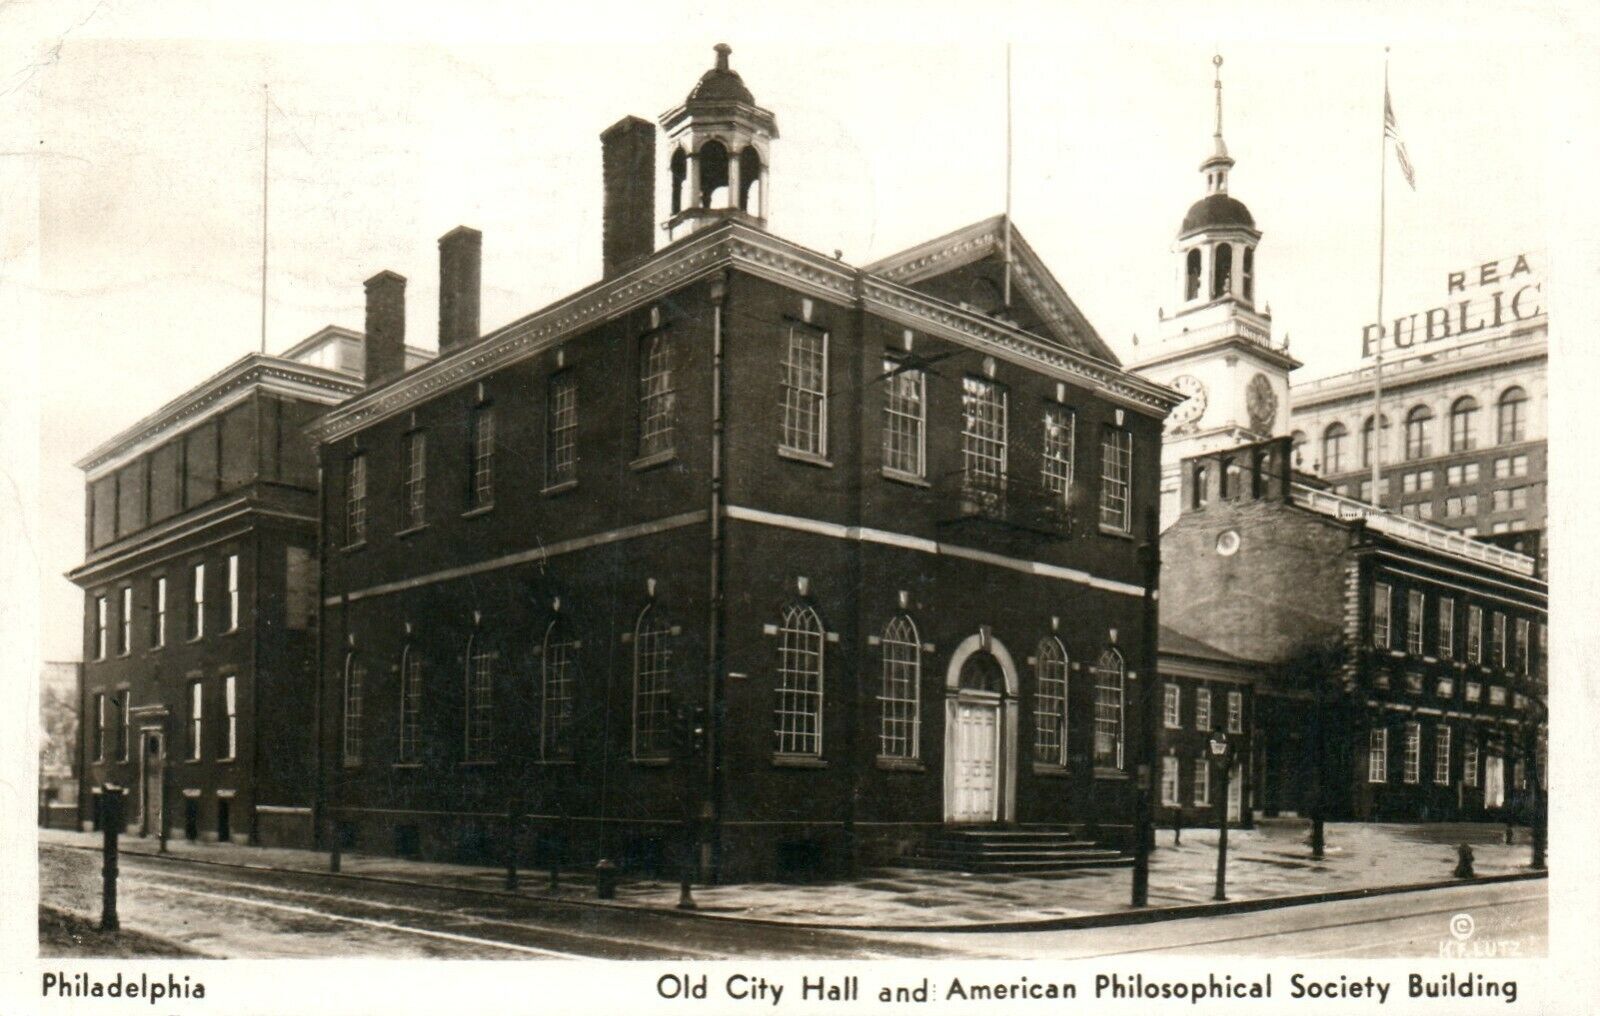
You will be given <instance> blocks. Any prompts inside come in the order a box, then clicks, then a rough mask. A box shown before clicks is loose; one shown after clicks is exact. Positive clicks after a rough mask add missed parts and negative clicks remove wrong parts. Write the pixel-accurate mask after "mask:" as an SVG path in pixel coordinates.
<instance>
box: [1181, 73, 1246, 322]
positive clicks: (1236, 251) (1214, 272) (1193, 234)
mask: <svg viewBox="0 0 1600 1016" xmlns="http://www.w3.org/2000/svg"><path fill="white" fill-rule="evenodd" d="M1211 65H1212V66H1213V67H1214V68H1216V71H1215V77H1214V79H1213V81H1212V87H1213V88H1215V89H1216V94H1217V100H1216V101H1217V125H1216V130H1215V131H1214V132H1213V133H1212V135H1211V154H1210V155H1209V156H1207V157H1206V159H1205V161H1204V162H1202V163H1200V173H1201V175H1202V176H1204V177H1205V180H1206V194H1205V197H1203V198H1201V199H1200V200H1199V201H1196V202H1195V203H1194V204H1192V205H1190V206H1189V211H1188V213H1187V214H1185V215H1184V217H1183V225H1182V226H1180V227H1179V229H1178V248H1177V249H1178V256H1179V258H1180V259H1181V261H1180V264H1179V277H1180V279H1181V280H1182V286H1183V292H1182V294H1181V299H1180V300H1179V301H1178V307H1179V310H1178V313H1180V314H1182V313H1184V312H1185V311H1189V310H1193V309H1196V308H1199V307H1204V306H1207V305H1208V304H1211V303H1214V302H1217V301H1232V302H1234V303H1236V304H1238V305H1240V306H1243V307H1249V308H1254V306H1255V297H1256V294H1255V274H1256V272H1255V256H1256V244H1257V243H1258V242H1259V241H1260V240H1261V233H1260V231H1259V230H1257V229H1256V220H1255V216H1253V215H1251V214H1250V209H1249V208H1246V207H1245V204H1244V202H1243V201H1240V200H1239V199H1238V198H1235V197H1233V196H1232V195H1230V194H1229V193H1228V173H1229V171H1230V170H1232V169H1233V165H1234V163H1233V156H1231V155H1229V154H1228V144H1227V142H1225V141H1223V140H1222V55H1221V54H1220V53H1219V54H1217V55H1216V56H1214V57H1212V58H1211Z"/></svg>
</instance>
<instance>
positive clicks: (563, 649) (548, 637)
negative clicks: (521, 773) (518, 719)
mask: <svg viewBox="0 0 1600 1016" xmlns="http://www.w3.org/2000/svg"><path fill="white" fill-rule="evenodd" d="M539 668H540V678H541V680H540V682H539V684H540V690H541V693H540V699H541V702H540V710H539V716H540V728H539V729H540V738H539V743H540V755H541V757H542V758H544V760H545V761H547V762H551V761H563V760H566V759H570V758H572V756H573V745H572V721H573V718H574V716H575V715H576V713H577V698H578V696H577V690H578V640H577V639H576V638H574V637H573V635H572V630H571V629H570V628H569V627H568V625H567V623H566V621H564V620H563V619H561V618H559V617H558V618H556V619H555V620H553V621H551V622H550V624H549V626H547V627H546V628H545V630H544V646H543V649H542V652H541V653H540V654H539Z"/></svg>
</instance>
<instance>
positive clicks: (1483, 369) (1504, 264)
mask: <svg viewBox="0 0 1600 1016" xmlns="http://www.w3.org/2000/svg"><path fill="white" fill-rule="evenodd" d="M1538 263H1539V262H1538V259H1537V257H1534V256H1531V255H1527V254H1522V255H1517V256H1515V257H1511V258H1506V259H1504V260H1501V261H1491V262H1487V263H1485V264H1482V265H1476V266H1474V267H1473V268H1472V269H1471V270H1469V271H1459V272H1451V273H1450V274H1449V275H1448V277H1447V279H1446V289H1447V293H1446V301H1447V302H1445V303H1443V304H1441V305H1440V306H1438V307H1435V308H1433V309H1431V310H1428V311H1425V312H1420V313H1413V314H1407V315H1404V316H1402V317H1400V318H1398V319H1397V320H1395V321H1393V322H1390V323H1389V324H1388V327H1387V328H1386V329H1385V333H1386V338H1385V349H1386V352H1385V358H1384V362H1383V365H1382V378H1381V385H1382V400H1383V414H1382V417H1383V421H1384V422H1383V424H1382V425H1379V426H1376V427H1375V426H1374V423H1373V420H1374V413H1373V405H1374V403H1373V393H1374V388H1375V381H1376V380H1378V379H1375V377H1374V374H1375V373H1376V371H1377V367H1376V366H1375V365H1374V364H1372V363H1367V364H1365V365H1363V366H1362V367H1360V368H1359V369H1357V370H1353V371H1347V372H1345V373H1342V374H1335V375H1331V376H1329V377H1324V378H1320V379H1317V380H1314V381H1302V382H1299V383H1297V384H1295V385H1294V387H1293V388H1292V389H1291V391H1290V401H1291V402H1292V404H1293V406H1292V410H1291V415H1292V419H1291V426H1292V427H1293V428H1294V438H1295V444H1296V446H1297V462H1298V464H1299V465H1300V466H1301V468H1304V469H1307V470H1309V471H1310V472H1312V473H1315V474H1316V475H1318V476H1320V477H1322V478H1323V479H1324V480H1326V481H1327V482H1328V483H1329V484H1330V485H1331V486H1332V488H1333V490H1334V492H1335V493H1338V494H1341V495H1343V496H1346V497H1350V498H1353V499H1355V500H1359V501H1369V502H1370V501H1372V489H1371V488H1372V471H1371V465H1372V457H1373V456H1374V455H1381V460H1380V462H1381V468H1380V472H1381V477H1380V479H1379V489H1378V492H1377V494H1378V497H1379V498H1380V499H1381V501H1380V503H1381V504H1382V505H1383V507H1385V508H1387V509H1390V510H1392V511H1395V512H1398V513H1400V514H1402V515H1405V516H1407V517H1409V518H1413V519H1418V520H1421V521H1426V522H1433V523H1435V524H1437V525H1440V526H1444V527H1446V528H1449V529H1453V530H1455V531H1457V532H1461V533H1465V534H1466V535H1468V536H1495V535H1496V534H1524V537H1525V539H1524V541H1523V542H1522V543H1521V544H1520V546H1521V548H1522V549H1524V550H1526V551H1527V552H1528V553H1530V554H1532V555H1534V556H1535V557H1537V558H1540V559H1543V558H1544V557H1545V556H1546V553H1547V550H1546V548H1545V546H1544V541H1543V539H1542V536H1543V533H1544V529H1545V513H1546V505H1547V503H1548V487H1547V482H1546V461H1547V456H1546V453H1545V440H1546V436H1547V431H1546V424H1545V421H1546V416H1547V410H1548V394H1547V392H1548V386H1547V384H1546V380H1545V360H1546V356H1547V353H1546V346H1547V343H1548V336H1549V321H1548V318H1547V316H1546V313H1545V309H1544V300H1543V283H1542V281H1541V280H1540V278H1539V274H1538V270H1537V267H1538ZM1376 338H1377V329H1376V326H1368V328H1367V334H1366V336H1365V337H1364V339H1363V341H1364V343H1365V346H1364V348H1365V349H1366V350H1368V351H1371V350H1372V349H1373V346H1374V343H1375V341H1376ZM1374 431H1376V434H1377V436H1376V438H1374ZM1528 534H1532V536H1531V539H1529V538H1526V537H1527V536H1528ZM1515 540H1516V537H1513V536H1505V537H1503V538H1501V539H1500V540H1497V542H1502V543H1505V542H1507V541H1515Z"/></svg>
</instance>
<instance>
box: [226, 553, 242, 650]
mask: <svg viewBox="0 0 1600 1016" xmlns="http://www.w3.org/2000/svg"><path fill="white" fill-rule="evenodd" d="M238 627H239V555H238V554H229V555H228V627H227V628H226V629H225V630H226V631H235V630H237V629H238Z"/></svg>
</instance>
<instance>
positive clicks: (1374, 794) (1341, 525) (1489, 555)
mask: <svg viewBox="0 0 1600 1016" xmlns="http://www.w3.org/2000/svg"><path fill="white" fill-rule="evenodd" d="M1291 447H1292V443H1291V439H1290V438H1289V437H1282V438H1277V439H1274V440H1272V441H1267V442H1260V443H1255V444H1250V445H1244V446H1241V447H1239V448H1236V449H1229V450H1227V451H1221V452H1212V453H1208V454H1206V455H1201V456H1196V457H1193V458H1191V459H1188V460H1185V462H1184V463H1183V474H1182V480H1183V488H1182V494H1183V511H1182V514H1181V515H1180V517H1179V519H1178V521H1177V523H1176V524H1174V525H1173V526H1172V527H1171V528H1170V529H1168V530H1167V531H1166V533H1165V534H1163V539H1162V557H1163V569H1162V594H1161V598H1162V623H1163V624H1164V625H1168V626H1170V627H1171V628H1173V629H1174V630H1176V631H1178V632H1181V633H1183V634H1186V635H1189V636H1190V637H1194V638H1203V639H1205V640H1206V641H1207V642H1209V643H1211V644H1212V645H1213V646H1215V647H1217V648H1220V649H1222V650H1223V651H1225V652H1226V653H1228V654H1231V655H1233V656H1236V657H1239V658H1242V659H1245V660H1248V661H1251V662H1252V663H1254V664H1255V665H1257V666H1258V667H1260V668H1262V670H1263V678H1262V680H1261V681H1260V683H1258V685H1257V688H1256V697H1255V741H1256V743H1255V745H1254V747H1253V753H1254V759H1253V763H1252V764H1253V767H1254V769H1255V770H1256V773H1255V776H1254V778H1253V779H1254V782H1255V784H1256V786H1257V789H1258V792H1257V797H1256V800H1257V802H1258V804H1259V806H1260V807H1261V808H1262V809H1263V810H1264V811H1265V812H1266V813H1267V814H1276V813H1277V812H1278V811H1280V810H1294V811H1298V812H1300V813H1302V814H1306V813H1309V811H1310V807H1311V803H1312V800H1313V797H1314V795H1315V794H1316V793H1317V792H1318V791H1317V786H1318V783H1317V781H1318V778H1319V774H1320V778H1321V779H1322V780H1323V783H1322V786H1323V793H1324V794H1325V797H1324V801H1325V802H1326V803H1325V807H1326V809H1327V815H1328V817H1331V818H1356V819H1379V820H1419V819H1420V820H1428V819H1446V818H1482V817H1494V816H1499V815H1503V814H1505V813H1506V810H1507V808H1509V807H1511V806H1512V805H1513V804H1514V803H1516V795H1517V793H1518V792H1519V791H1520V790H1522V789H1523V788H1524V787H1525V786H1526V782H1527V779H1528V772H1527V767H1528V764H1529V762H1530V761H1531V759H1530V749H1531V747H1532V744H1533V737H1531V736H1530V735H1532V734H1534V733H1536V731H1537V730H1538V728H1539V725H1541V724H1542V723H1543V722H1544V702H1545V701H1546V697H1545V689H1546V687H1547V677H1546V670H1545V660H1546V651H1545V645H1546V639H1547V629H1546V625H1547V589H1546V585H1545V583H1544V582H1543V581H1542V580H1541V579H1539V578H1538V577H1536V574H1535V563H1534V561H1533V559H1532V558H1529V557H1527V556H1525V555H1522V554H1518V553H1514V552H1512V551H1508V550H1505V549H1502V548H1499V547H1495V546H1491V545H1488V544H1485V543H1483V542H1481V541H1479V540H1474V539H1471V538H1468V537H1465V536H1463V535H1461V534H1460V533H1456V532H1452V531H1450V530H1448V529H1444V528H1442V527H1439V526H1436V525H1432V524H1429V523H1424V522H1420V521H1417V520H1414V519H1410V518H1407V517H1405V516H1401V515H1397V514H1395V513H1392V512H1384V511H1380V510H1378V509H1375V508H1373V507H1372V506H1370V505H1366V504H1363V503H1361V502H1358V501H1354V500H1351V499H1349V498H1345V497H1342V496H1340V495H1337V494H1334V493H1332V492H1330V491H1328V490H1326V489H1325V488H1324V487H1323V485H1322V484H1321V483H1320V481H1317V480H1316V479H1315V478H1312V477H1309V476H1303V475H1301V474H1297V473H1294V471H1293V470H1292V467H1291V465H1290V459H1291V455H1292V451H1291ZM1541 769H1542V766H1541Z"/></svg>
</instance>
